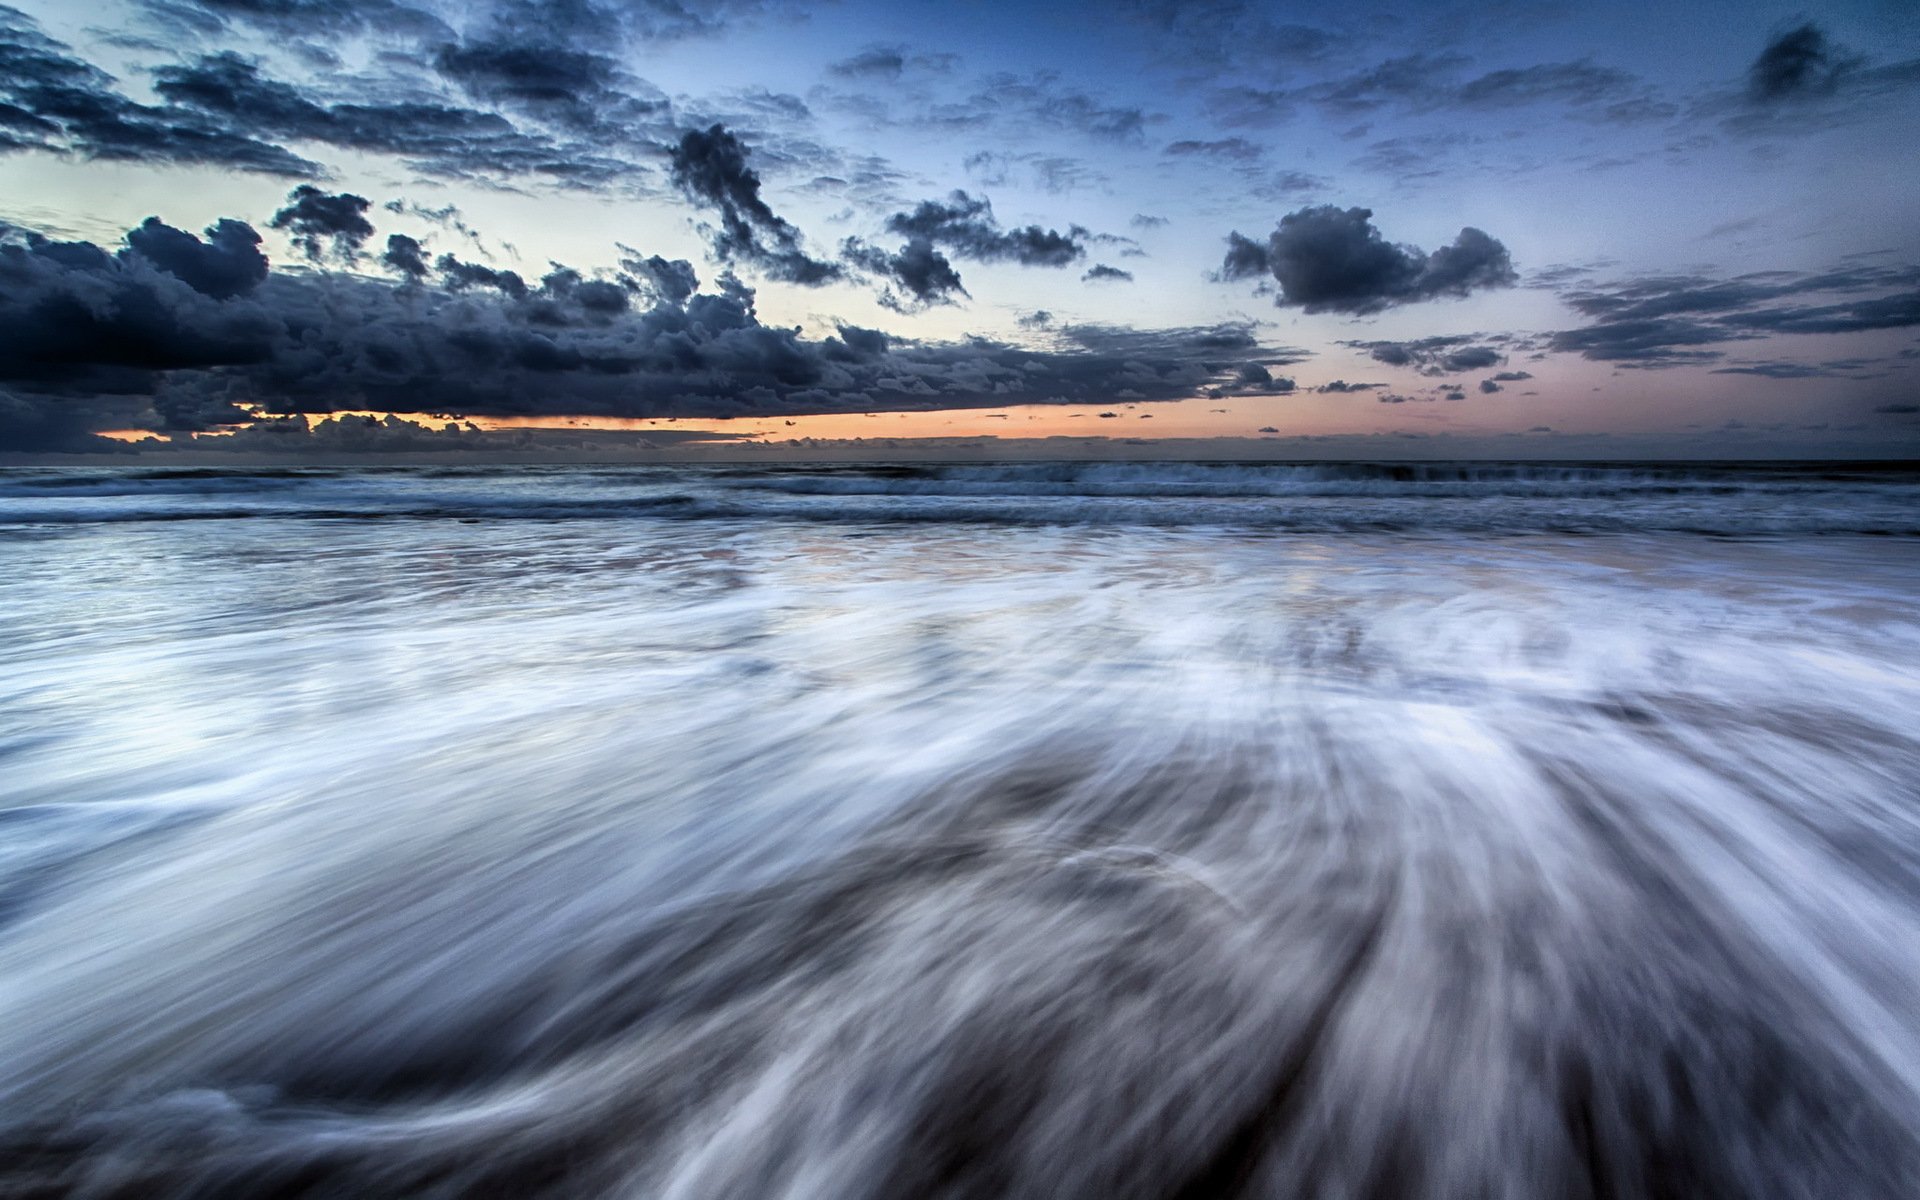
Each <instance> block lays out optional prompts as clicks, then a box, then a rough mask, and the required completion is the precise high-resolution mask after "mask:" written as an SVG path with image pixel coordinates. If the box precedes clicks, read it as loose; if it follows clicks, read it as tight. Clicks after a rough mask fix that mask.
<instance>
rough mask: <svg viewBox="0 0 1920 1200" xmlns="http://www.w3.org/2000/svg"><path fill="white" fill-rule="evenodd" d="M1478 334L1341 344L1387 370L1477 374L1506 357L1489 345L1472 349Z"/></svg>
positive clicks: (1429, 373)
mask: <svg viewBox="0 0 1920 1200" xmlns="http://www.w3.org/2000/svg"><path fill="white" fill-rule="evenodd" d="M1479 336H1480V335H1478V334H1454V335H1451V336H1438V337H1426V338H1420V339H1417V340H1415V341H1402V342H1368V341H1353V342H1345V343H1343V344H1344V345H1348V346H1352V347H1354V348H1355V349H1357V350H1365V351H1366V352H1367V354H1368V356H1369V357H1370V358H1372V359H1373V360H1374V361H1375V362H1380V363H1385V364H1386V365H1388V366H1390V367H1418V368H1420V370H1421V372H1422V373H1423V374H1427V375H1448V374H1453V373H1456V372H1460V371H1478V370H1482V369H1484V368H1486V367H1491V366H1494V365H1495V364H1497V363H1502V362H1505V361H1506V355H1505V354H1503V353H1502V352H1501V351H1499V350H1497V349H1495V348H1494V347H1492V346H1475V345H1470V344H1469V343H1471V342H1473V341H1475V340H1476V339H1477V338H1478V337H1479Z"/></svg>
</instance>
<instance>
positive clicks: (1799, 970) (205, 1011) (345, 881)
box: [0, 465, 1920, 1200]
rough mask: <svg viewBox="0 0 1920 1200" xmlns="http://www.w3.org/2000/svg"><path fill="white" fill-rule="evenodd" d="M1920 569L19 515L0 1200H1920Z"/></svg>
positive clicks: (755, 477)
mask: <svg viewBox="0 0 1920 1200" xmlns="http://www.w3.org/2000/svg"><path fill="white" fill-rule="evenodd" d="M1916 530H1920V476H1916V475H1915V474H1914V473H1912V472H1909V471H1903V470H1900V469H1878V470H1853V469H1836V468H1824V467H1766V468H1761V467H1754V468H1736V469H1705V468H1625V467H1609V468H1542V467H1527V468H1521V467H1444V466H1442V467H1426V468H1408V469H1403V468H1389V467H1356V468H1328V467H1268V468H1262V467H1246V466H1238V467H1208V466H1178V465H1176V466H1151V465H1080V466H1067V465H1041V466H1027V467H965V468H886V469H870V468H832V469H819V470H804V471H802V470H775V469H745V468H741V469H723V468H674V469H651V470H631V471H614V470H603V471H595V470H578V469H541V470H444V469H443V470H411V471H345V470H343V471H331V472H274V471H266V472H208V471H201V472H98V471H94V472H76V471H70V472H24V471H23V472H0V612H4V613H6V614H7V620H6V621H5V622H4V623H0V1195H5V1196H27V1195H46V1196H55V1195H69V1194H84V1195H101V1196H127V1197H135V1196H138V1197H148V1196H167V1195H181V1196H186V1195H196V1196H197V1195H235V1196H256V1195H303V1196H308V1195H310V1196H378V1195H395V1196H400V1195H404V1196H435V1195H476V1196H477V1195H514V1196H533V1195H553V1196H583V1195H609V1196H667V1197H709V1196H743V1197H763V1196H769V1197H770V1196H787V1197H802V1196H807V1197H816V1196H817V1197H856V1196H870V1197H876V1198H878V1197H895V1196H982V1197H985V1196H1002V1195H1047V1196H1069V1197H1071V1196H1085V1197H1115V1196H1118V1197H1132V1196H1137V1197H1187V1198H1198V1197H1211V1196H1276V1197H1277V1196H1316V1197H1329V1198H1331V1197H1400V1196H1406V1197H1456V1196H1459V1197H1465V1196H1475V1197H1479V1196H1502V1197H1515V1198H1519V1197H1541V1196H1568V1197H1587V1196H1591V1197H1615V1196H1618V1197H1627V1196H1676V1197H1677V1196H1687V1197H1699V1196H1727V1197H1735V1196H1756V1195H1765V1196H1818V1197H1821V1198H1822V1200H1834V1198H1837V1197H1843V1196H1844V1197H1907V1196H1911V1195H1912V1194H1913V1190H1912V1189H1913V1180H1915V1179H1920V1004H1916V1001H1915V997H1916V996H1920V674H1917V673H1916V670H1915V668H1914V665H1913V664H1915V663H1916V662H1920V538H1914V537H1912V536H1899V535H1909V534H1911V533H1913V532H1915V531H1916ZM1887 534H1894V535H1896V536H1885V535H1887Z"/></svg>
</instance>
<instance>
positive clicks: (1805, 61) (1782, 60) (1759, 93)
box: [1747, 22, 1852, 104]
mask: <svg viewBox="0 0 1920 1200" xmlns="http://www.w3.org/2000/svg"><path fill="white" fill-rule="evenodd" d="M1851 65H1852V60H1851V59H1848V58H1845V57H1843V56H1841V55H1840V54H1839V53H1838V52H1837V51H1836V50H1835V49H1834V47H1833V46H1832V44H1831V43H1829V42H1828V41H1827V35H1826V34H1825V33H1824V32H1822V31H1821V29H1820V27H1819V26H1817V25H1815V24H1813V23H1812V22H1807V23H1806V24H1803V25H1797V26H1795V27H1794V28H1792V29H1789V30H1786V31H1785V32H1783V33H1781V34H1779V35H1778V36H1777V37H1775V38H1774V39H1773V40H1772V41H1770V42H1768V43H1767V45H1766V48H1765V49H1764V50H1762V51H1760V56H1759V57H1758V58H1756V59H1754V60H1753V64H1752V65H1751V66H1749V67H1748V68H1747V94H1748V96H1750V97H1751V98H1752V99H1753V100H1754V101H1755V102H1756V103H1761V104H1777V103H1779V102H1781V101H1785V100H1800V99H1804V98H1806V97H1809V96H1827V95H1832V94H1833V92H1834V90H1835V88H1837V87H1838V86H1839V83H1840V78H1841V75H1842V74H1843V73H1844V72H1845V71H1846V70H1848V69H1849V67H1850V66H1851Z"/></svg>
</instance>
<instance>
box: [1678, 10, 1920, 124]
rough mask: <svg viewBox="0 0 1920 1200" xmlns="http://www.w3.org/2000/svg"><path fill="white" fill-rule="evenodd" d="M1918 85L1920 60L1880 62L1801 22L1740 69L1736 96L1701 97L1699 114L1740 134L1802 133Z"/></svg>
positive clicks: (1857, 115) (1869, 109) (1870, 109)
mask: <svg viewBox="0 0 1920 1200" xmlns="http://www.w3.org/2000/svg"><path fill="white" fill-rule="evenodd" d="M1917 88H1920V59H1905V60H1901V61H1894V62H1886V61H1875V60H1874V59H1873V58H1871V57H1870V56H1869V55H1866V54H1862V53H1857V52H1855V51H1852V50H1850V49H1848V48H1846V47H1844V46H1841V45H1840V44H1838V43H1836V42H1834V41H1833V40H1832V39H1831V38H1830V37H1829V36H1828V35H1827V33H1826V31H1825V30H1823V29H1821V28H1820V27H1819V26H1818V25H1815V24H1813V23H1812V22H1802V23H1801V24H1799V25H1796V26H1793V27H1791V28H1788V29H1785V30H1783V31H1781V32H1780V33H1778V34H1776V35H1775V36H1774V37H1773V38H1772V40H1770V41H1769V42H1768V43H1767V44H1766V46H1765V47H1764V48H1762V49H1761V51H1760V53H1759V55H1758V56H1757V57H1755V59H1754V60H1753V62H1752V64H1751V65H1749V67H1748V68H1747V75H1746V86H1745V88H1744V89H1743V90H1741V91H1740V92H1738V93H1723V94H1720V95H1713V96H1708V97H1704V98H1703V99H1702V100H1701V101H1700V102H1699V103H1698V104H1697V106H1696V108H1697V111H1698V113H1699V114H1700V115H1702V116H1707V115H1715V114H1718V115H1720V116H1721V117H1722V120H1721V122H1720V124H1721V128H1723V129H1725V130H1726V131H1727V132H1729V133H1733V134H1737V135H1743V136H1749V137H1754V136H1772V135H1806V134H1813V133H1818V132H1820V131H1822V130H1827V129H1832V128H1835V127H1837V126H1840V125H1843V124H1846V123H1848V122H1850V121H1855V120H1859V119H1861V118H1863V117H1867V116H1870V115H1873V114H1876V113H1878V114H1882V115H1884V114H1886V113H1888V112H1889V111H1890V110H1889V109H1888V108H1887V107H1886V102H1888V101H1890V100H1893V99H1896V98H1898V97H1900V96H1902V95H1903V94H1906V93H1909V92H1911V91H1913V90H1915V89H1917Z"/></svg>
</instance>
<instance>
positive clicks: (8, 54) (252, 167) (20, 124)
mask: <svg viewBox="0 0 1920 1200" xmlns="http://www.w3.org/2000/svg"><path fill="white" fill-rule="evenodd" d="M0 124H3V125H5V126H6V127H7V129H8V130H10V131H11V132H9V133H0V152H4V151H8V150H27V149H37V150H45V151H51V152H53V153H58V154H76V155H80V156H82V157H86V158H95V159H108V160H120V161H139V162H154V163H192V164H205V165H211V166H221V167H227V168H230V169H232V170H236V171H253V172H259V173H262V174H268V175H307V174H312V173H314V172H315V171H317V170H318V168H317V167H316V166H315V164H313V163H311V162H308V161H307V160H305V159H303V158H301V157H300V156H299V155H296V154H293V153H292V152H290V151H288V150H285V149H283V148H281V147H280V146H276V145H272V144H270V143H267V142H263V141H260V140H258V139H256V138H254V137H252V136H250V135H249V134H248V133H246V132H241V131H235V130H233V129H230V128H228V127H226V126H224V125H223V124H221V123H220V122H218V121H213V120H209V119H208V118H206V117H205V116H204V115H202V114H200V113H197V112H194V111H191V110H189V109H185V108H181V107H178V106H176V105H149V104H141V103H138V102H136V101H134V100H131V99H129V98H128V97H127V96H125V95H124V94H122V93H121V91H120V90H119V87H118V85H117V83H116V82H115V80H114V78H113V77H112V76H111V75H108V74H107V73H106V72H105V71H102V70H100V69H99V68H98V67H95V66H93V65H92V64H90V63H87V62H85V61H83V60H81V59H79V58H76V57H74V56H73V54H72V53H71V52H70V51H69V49H68V47H67V46H66V44H65V43H63V42H59V41H56V40H54V39H53V38H50V37H47V36H46V35H45V34H43V33H42V32H40V28H39V26H38V25H37V24H36V23H35V22H34V21H33V19H32V18H31V17H28V16H27V15H26V14H24V13H22V12H20V11H19V10H17V9H13V8H8V7H6V6H4V5H0Z"/></svg>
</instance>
